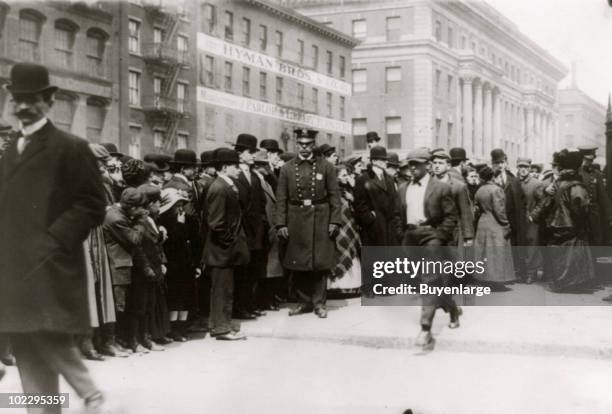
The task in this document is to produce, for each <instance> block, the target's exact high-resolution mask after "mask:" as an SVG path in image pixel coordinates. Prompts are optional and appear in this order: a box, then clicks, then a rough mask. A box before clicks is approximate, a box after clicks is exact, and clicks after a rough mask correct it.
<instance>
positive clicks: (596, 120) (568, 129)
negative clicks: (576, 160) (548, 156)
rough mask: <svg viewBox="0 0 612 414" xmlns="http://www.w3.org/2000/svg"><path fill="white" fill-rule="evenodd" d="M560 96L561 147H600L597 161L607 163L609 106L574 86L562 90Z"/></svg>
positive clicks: (559, 92)
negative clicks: (606, 127) (606, 123)
mask: <svg viewBox="0 0 612 414" xmlns="http://www.w3.org/2000/svg"><path fill="white" fill-rule="evenodd" d="M558 95H559V119H560V128H559V133H560V138H561V147H568V148H576V147H579V146H582V145H590V146H594V147H598V148H599V150H598V152H597V155H598V160H597V162H603V164H605V160H604V159H605V151H606V137H605V122H606V107H605V106H604V105H602V104H600V103H599V102H597V101H595V100H594V99H593V98H591V97H590V96H588V95H587V94H586V93H584V92H583V91H581V90H580V89H578V87H576V86H575V85H572V86H571V87H569V88H567V89H559V91H558Z"/></svg>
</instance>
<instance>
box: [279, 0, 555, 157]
mask: <svg viewBox="0 0 612 414" xmlns="http://www.w3.org/2000/svg"><path fill="white" fill-rule="evenodd" d="M280 1H281V3H282V4H284V5H287V6H290V7H294V8H296V9H297V10H298V11H300V12H301V13H304V14H306V15H307V16H309V17H312V18H314V19H316V20H318V21H320V22H322V23H323V24H326V25H328V26H331V27H333V28H335V29H337V30H340V31H343V32H345V33H347V34H351V35H352V36H354V37H356V38H358V39H360V40H361V44H360V45H358V46H357V47H356V48H355V49H354V50H353V53H352V69H353V77H352V78H353V97H352V101H351V118H352V122H353V140H354V148H355V149H356V150H359V149H365V137H364V135H365V132H366V131H368V130H376V131H378V132H379V135H381V137H383V140H384V141H385V144H386V145H387V146H388V147H389V148H390V149H394V150H399V151H400V152H403V151H405V150H407V149H409V148H413V147H418V146H427V147H430V148H435V147H452V146H462V147H464V148H466V150H467V152H468V154H469V156H471V157H472V158H477V159H488V158H489V152H490V150H491V149H492V148H495V147H501V148H503V149H504V150H505V151H506V153H507V154H508V155H509V158H510V161H511V163H512V162H513V161H514V159H515V158H516V157H517V156H522V155H528V156H530V157H532V158H533V159H534V161H539V162H546V161H548V160H549V158H550V155H549V154H550V153H552V151H553V149H555V148H557V147H558V144H559V141H558V136H559V135H558V125H559V123H558V106H557V96H556V94H557V85H558V83H559V82H560V80H561V79H563V78H564V77H565V75H566V73H567V70H566V68H565V67H564V66H563V64H561V63H560V62H559V61H558V60H557V59H555V58H554V57H553V56H551V55H550V54H549V53H548V52H546V50H544V49H543V48H541V47H540V46H538V45H537V44H536V43H535V42H533V41H532V40H530V39H529V38H528V37H526V36H525V35H523V34H522V33H521V32H520V31H519V30H518V28H517V26H516V25H515V24H514V23H512V22H511V21H509V20H508V19H507V18H505V17H504V16H503V15H501V14H500V13H499V12H497V11H496V10H495V9H494V8H492V7H491V6H489V5H487V4H486V3H484V2H467V1H452V2H448V1H440V2H438V1H425V0H375V1H365V0H348V1H347V0H280Z"/></svg>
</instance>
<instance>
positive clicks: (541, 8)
mask: <svg viewBox="0 0 612 414" xmlns="http://www.w3.org/2000/svg"><path fill="white" fill-rule="evenodd" d="M487 3H488V4H489V5H491V6H493V7H494V8H496V9H497V10H498V11H499V12H500V13H501V14H503V15H504V16H506V17H507V18H508V19H510V20H511V21H512V22H514V23H515V24H516V25H517V26H518V28H519V30H520V31H521V32H522V33H524V34H525V35H527V36H528V37H529V38H530V39H532V40H533V41H535V42H536V43H537V44H538V45H540V46H541V47H543V48H544V49H546V50H548V52H550V53H551V54H552V55H553V56H554V57H556V58H557V59H558V60H560V61H561V62H562V63H563V64H565V65H566V66H567V68H568V70H569V69H570V67H571V63H572V61H574V62H576V72H577V83H578V87H579V88H580V89H582V90H583V91H584V92H586V93H587V94H588V95H589V96H591V97H592V98H593V99H595V100H596V101H598V102H600V103H602V104H605V105H607V102H608V93H609V92H610V91H612V7H610V6H609V5H608V0H487ZM569 84H570V77H569V75H568V77H567V78H566V79H564V80H563V81H562V82H561V83H560V87H564V86H566V85H569Z"/></svg>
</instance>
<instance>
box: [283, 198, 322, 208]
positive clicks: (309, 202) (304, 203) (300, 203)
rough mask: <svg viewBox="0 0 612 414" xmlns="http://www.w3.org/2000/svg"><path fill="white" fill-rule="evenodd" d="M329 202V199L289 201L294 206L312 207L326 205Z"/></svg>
mask: <svg viewBox="0 0 612 414" xmlns="http://www.w3.org/2000/svg"><path fill="white" fill-rule="evenodd" d="M328 201H329V199H328V198H327V197H323V198H319V199H317V200H311V199H307V200H289V204H291V205H292V206H312V205H315V204H325V203H327V202H328Z"/></svg>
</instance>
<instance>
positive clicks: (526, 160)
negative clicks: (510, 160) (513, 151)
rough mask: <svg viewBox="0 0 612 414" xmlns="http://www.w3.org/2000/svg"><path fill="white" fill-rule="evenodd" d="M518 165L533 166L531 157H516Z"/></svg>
mask: <svg viewBox="0 0 612 414" xmlns="http://www.w3.org/2000/svg"><path fill="white" fill-rule="evenodd" d="M516 166H517V167H531V158H526V157H518V158H517V159H516Z"/></svg>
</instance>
